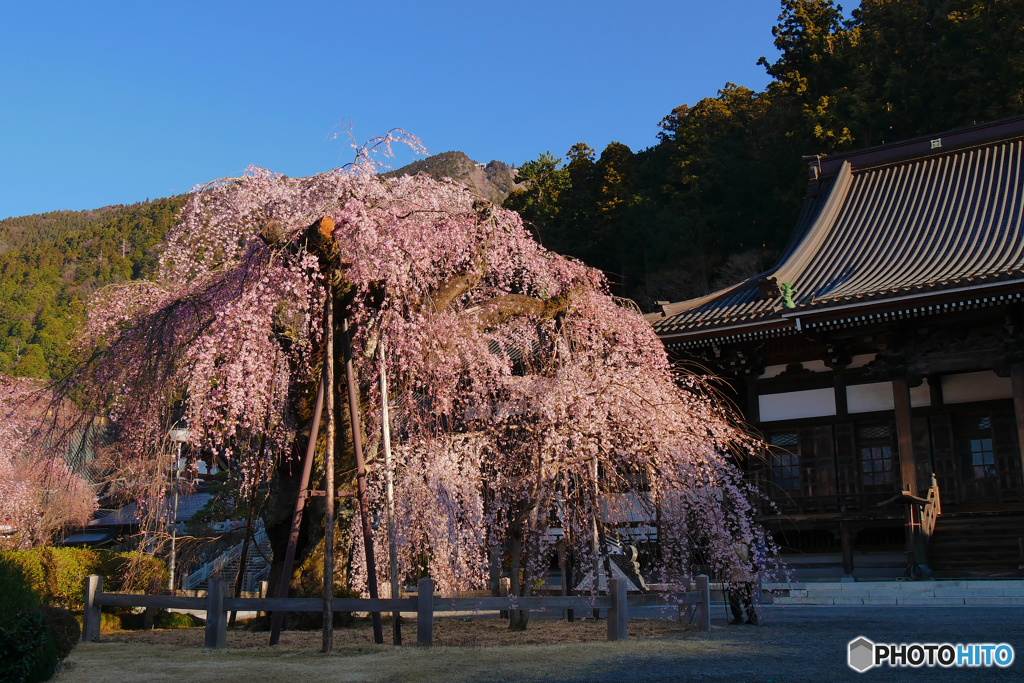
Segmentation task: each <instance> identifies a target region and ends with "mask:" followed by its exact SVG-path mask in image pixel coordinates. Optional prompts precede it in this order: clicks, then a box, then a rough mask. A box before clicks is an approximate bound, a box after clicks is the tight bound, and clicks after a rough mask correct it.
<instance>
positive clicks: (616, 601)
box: [608, 579, 627, 640]
mask: <svg viewBox="0 0 1024 683" xmlns="http://www.w3.org/2000/svg"><path fill="white" fill-rule="evenodd" d="M608 596H609V597H610V598H611V599H612V606H611V607H609V608H608V640H625V639H626V619H627V614H626V582H625V581H623V580H622V579H612V580H611V581H609V582H608Z"/></svg>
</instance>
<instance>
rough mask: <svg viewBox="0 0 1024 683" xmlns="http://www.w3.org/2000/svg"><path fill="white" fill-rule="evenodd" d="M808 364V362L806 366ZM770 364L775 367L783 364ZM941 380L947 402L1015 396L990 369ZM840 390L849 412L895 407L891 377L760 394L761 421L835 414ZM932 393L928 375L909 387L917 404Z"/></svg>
mask: <svg viewBox="0 0 1024 683" xmlns="http://www.w3.org/2000/svg"><path fill="white" fill-rule="evenodd" d="M807 365H808V364H807V363H805V364H804V367H805V368H806V367H807ZM770 367H771V368H772V369H774V368H776V367H782V366H770ZM766 370H767V368H766ZM763 376H764V375H762V377H763ZM940 382H941V384H940V387H939V388H940V389H941V392H942V402H943V403H944V404H946V405H953V404H962V403H975V402H979V401H992V400H998V399H1007V398H1013V391H1012V388H1011V383H1010V379H1009V378H1008V377H999V376H998V375H996V374H995V373H994V372H992V371H991V370H983V371H978V372H962V373H957V374H951V375H943V376H942V377H941V378H940ZM837 391H844V392H845V393H846V396H845V398H846V410H847V413H849V414H853V415H855V414H858V413H873V412H884V411H892V410H895V402H894V397H893V388H892V382H891V381H885V382H865V383H863V384H850V385H847V386H845V387H839V388H834V387H826V388H823V389H805V390H800V391H782V392H776V393H766V394H761V395H759V396H758V399H757V400H758V418H759V421H760V422H762V423H763V422H780V421H783V420H799V419H804V418H812V417H829V416H833V415H836V412H837V411H836V406H837V404H838V402H837V400H836V398H837V396H836V392H837ZM931 396H932V387H930V386H929V383H928V380H927V379H925V380H924V381H923V382H922V383H921V384H920V385H919V386H916V387H912V388H911V389H910V404H911V406H912V407H914V408H924V407H928V406H930V405H931V404H932V402H931Z"/></svg>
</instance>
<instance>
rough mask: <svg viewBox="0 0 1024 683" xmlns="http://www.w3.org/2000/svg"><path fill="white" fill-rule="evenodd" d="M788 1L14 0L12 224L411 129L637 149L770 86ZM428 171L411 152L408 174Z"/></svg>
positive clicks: (6, 184)
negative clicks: (731, 99) (764, 62)
mask: <svg viewBox="0 0 1024 683" xmlns="http://www.w3.org/2000/svg"><path fill="white" fill-rule="evenodd" d="M778 14H779V3H778V2H777V1H776V0H759V1H758V0H717V1H715V2H707V1H704V2H700V1H696V0H677V1H676V2H660V1H653V0H652V1H638V0H634V1H633V2H622V1H621V0H619V1H617V2H604V1H603V0H590V1H588V2H568V1H559V0H549V1H548V2H532V1H527V0H522V1H519V2H506V1H504V0H494V1H491V2H488V1H486V0H484V1H478V2H455V1H449V0H435V1H434V2H401V1H398V2H390V3H384V2H299V3H283V2H262V1H256V0H250V1H249V2H227V1H219V0H207V2H205V3H194V2H176V3H167V2H163V3H156V2H137V1H136V2H132V3H113V2H102V1H97V2H91V3H84V2H73V3H71V2H68V3H54V2H44V1H39V2H31V3H29V2H19V3H15V2H7V3H5V4H4V10H3V12H2V15H0V218H3V217H7V216H16V215H23V214H27V213H36V212H41V211H49V210H54V209H85V208H94V207H98V206H103V205H106V204H116V203H130V202H135V201H140V200H143V199H145V198H147V197H150V198H156V197H162V196H167V195H169V194H173V193H176V192H182V191H185V190H187V189H188V188H190V187H192V186H193V185H195V184H196V183H199V182H203V181H206V180H210V179H213V178H217V177H221V176H225V175H234V174H237V173H239V172H240V171H241V170H242V169H243V168H245V167H246V166H247V165H249V164H251V163H252V164H257V165H260V166H264V167H267V168H271V169H273V170H275V171H280V172H282V173H286V174H288V175H292V176H300V175H309V174H313V173H317V172H320V171H325V170H328V169H330V168H333V167H335V166H337V165H339V164H340V163H345V162H347V161H349V160H350V159H351V150H350V149H349V148H348V147H347V145H345V144H343V143H341V142H339V141H337V140H336V141H333V142H332V141H329V140H327V137H328V133H329V131H330V130H331V129H332V127H333V126H335V125H336V124H338V123H340V122H342V121H343V120H346V119H348V120H351V121H352V123H353V125H354V132H355V135H356V137H357V138H359V139H361V140H362V139H366V138H369V137H371V136H373V135H376V134H380V133H383V132H385V131H387V130H388V129H390V128H393V127H396V126H397V127H402V128H404V129H406V130H408V131H409V132H411V133H413V134H415V135H417V136H418V137H420V138H421V139H422V140H423V141H424V142H425V143H426V145H427V146H428V148H429V150H430V151H431V152H432V153H436V152H443V151H446V150H450V149H459V150H462V151H464V152H466V153H467V154H469V156H470V157H472V158H474V159H476V160H478V161H489V160H491V159H501V160H503V161H506V162H509V163H515V164H520V163H522V162H523V161H526V160H528V159H532V158H536V157H537V155H538V154H539V153H541V152H543V151H546V150H551V151H552V152H554V153H556V154H557V155H562V154H564V153H565V151H566V150H567V149H568V148H569V147H570V146H571V145H572V144H573V143H575V142H586V143H587V144H589V145H590V146H591V147H595V148H597V149H598V150H601V149H603V147H604V146H605V145H606V144H608V143H609V142H611V141H613V140H615V141H619V142H623V143H625V144H627V145H629V146H630V147H631V148H633V149H634V150H636V149H642V148H644V147H648V146H650V145H651V144H653V143H654V142H655V135H656V134H657V132H658V129H657V124H658V121H660V120H661V118H662V117H664V116H665V115H666V114H667V113H669V112H670V111H671V110H672V108H673V107H675V106H677V105H680V104H684V103H685V104H692V103H694V102H696V101H697V100H699V99H700V98H702V97H707V96H711V95H714V94H715V92H716V91H717V90H718V88H720V87H721V86H722V85H724V84H725V83H726V81H732V82H735V83H739V84H741V85H745V86H747V87H751V88H755V89H761V88H763V87H764V85H765V84H766V83H767V82H768V78H767V76H766V75H765V74H764V70H763V68H761V67H759V66H757V65H756V64H755V62H756V61H757V58H758V57H760V56H762V55H765V56H767V57H769V59H774V56H775V49H774V46H773V45H772V35H771V27H772V25H774V23H775V21H776V18H777V16H778ZM409 160H411V159H410V158H406V159H402V160H400V162H399V163H403V162H406V161H409Z"/></svg>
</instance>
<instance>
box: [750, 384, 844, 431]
mask: <svg viewBox="0 0 1024 683" xmlns="http://www.w3.org/2000/svg"><path fill="white" fill-rule="evenodd" d="M757 403H758V412H759V414H760V418H761V422H775V421H778V420H797V419H800V418H804V417H826V416H828V415H835V414H836V392H835V389H833V388H831V387H829V388H827V389H808V390H806V391H785V392H782V393H780V394H766V395H764V396H758V397H757Z"/></svg>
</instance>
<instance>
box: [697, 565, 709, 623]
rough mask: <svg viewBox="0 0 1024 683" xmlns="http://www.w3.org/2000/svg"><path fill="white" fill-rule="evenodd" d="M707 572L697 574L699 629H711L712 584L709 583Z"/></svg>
mask: <svg viewBox="0 0 1024 683" xmlns="http://www.w3.org/2000/svg"><path fill="white" fill-rule="evenodd" d="M708 582H709V579H708V575H707V574H698V575H697V592H699V593H700V603H698V604H697V630H698V631H710V630H711V584H710V583H708Z"/></svg>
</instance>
